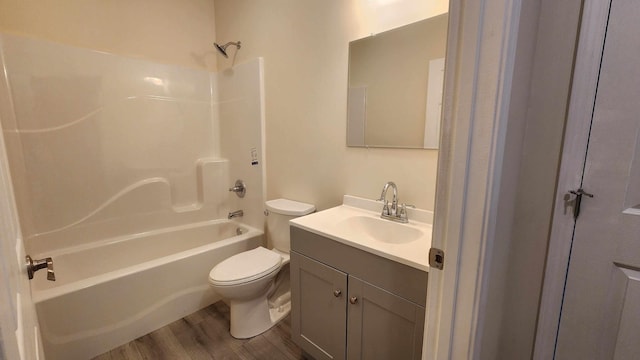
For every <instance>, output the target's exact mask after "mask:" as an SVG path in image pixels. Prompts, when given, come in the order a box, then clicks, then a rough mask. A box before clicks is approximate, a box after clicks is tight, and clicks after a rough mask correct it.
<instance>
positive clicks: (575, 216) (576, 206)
mask: <svg viewBox="0 0 640 360" xmlns="http://www.w3.org/2000/svg"><path fill="white" fill-rule="evenodd" d="M569 193H571V194H573V195H575V196H576V198H575V199H574V202H573V219H574V220H576V219H578V216H579V215H580V205H582V196H583V195H584V196H588V197H590V198H592V197H593V194H589V193H588V192H586V191H584V190H583V189H582V188H580V189H578V190H570V191H569Z"/></svg>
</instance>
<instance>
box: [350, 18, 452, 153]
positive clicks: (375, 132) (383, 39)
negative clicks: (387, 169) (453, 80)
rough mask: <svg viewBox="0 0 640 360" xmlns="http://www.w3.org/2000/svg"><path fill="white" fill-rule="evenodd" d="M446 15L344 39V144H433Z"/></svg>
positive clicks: (438, 113) (437, 125) (434, 146)
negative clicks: (346, 74) (346, 78)
mask: <svg viewBox="0 0 640 360" xmlns="http://www.w3.org/2000/svg"><path fill="white" fill-rule="evenodd" d="M447 24H448V14H442V15H438V16H434V17H431V18H428V19H425V20H422V21H418V22H415V23H413V24H409V25H406V26H403V27H400V28H397V29H393V30H389V31H386V32H383V33H381V34H377V35H372V36H369V37H366V38H363V39H359V40H355V41H352V42H350V43H349V83H348V99H347V103H348V105H347V146H355V147H385V148H412V149H416V148H417V149H437V148H438V140H439V137H440V117H441V113H442V88H443V83H444V56H445V52H446V42H447Z"/></svg>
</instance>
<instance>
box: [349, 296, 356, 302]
mask: <svg viewBox="0 0 640 360" xmlns="http://www.w3.org/2000/svg"><path fill="white" fill-rule="evenodd" d="M349 302H350V303H352V304H355V303H357V302H358V298H357V297H356V296H352V297H350V298H349Z"/></svg>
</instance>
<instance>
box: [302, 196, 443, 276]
mask: <svg viewBox="0 0 640 360" xmlns="http://www.w3.org/2000/svg"><path fill="white" fill-rule="evenodd" d="M381 211H382V203H381V202H377V201H374V200H369V199H363V198H358V197H354V196H349V195H345V196H344V201H343V204H342V205H340V206H336V207H333V208H330V209H327V210H323V211H320V212H317V213H313V214H310V215H306V216H302V217H299V218H295V219H293V220H291V221H290V224H291V226H295V227H298V228H301V229H304V230H307V231H310V232H312V233H315V234H318V235H321V236H324V237H327V238H330V239H332V240H335V241H338V242H340V243H342V244H345V245H349V246H352V247H355V248H358V249H360V250H364V251H367V252H369V253H372V254H375V255H378V256H381V257H384V258H387V259H389V260H393V261H396V262H399V263H402V264H405V265H408V266H411V267H414V268H417V269H420V270H423V271H429V248H430V247H431V232H432V225H431V219H432V218H433V213H431V212H429V211H425V210H419V209H408V211H407V212H408V214H409V222H408V223H407V224H401V223H394V222H392V221H391V220H383V219H380V220H379V221H382V222H389V224H387V223H382V224H380V225H383V226H384V227H385V228H386V229H390V231H391V234H385V235H384V236H388V237H389V240H390V241H380V240H379V239H376V237H379V236H380V234H368V233H367V231H362V230H361V229H357V228H356V227H353V226H344V224H345V221H346V219H350V218H351V219H355V218H363V217H368V218H371V219H379V218H380V213H381ZM418 220H420V221H418ZM386 229H385V230H386ZM396 230H397V231H396ZM393 233H409V234H412V235H416V237H415V239H414V240H413V241H408V242H404V239H402V238H398V239H393V237H394V236H393V235H394V234H393Z"/></svg>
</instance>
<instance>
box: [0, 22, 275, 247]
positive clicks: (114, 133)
mask: <svg viewBox="0 0 640 360" xmlns="http://www.w3.org/2000/svg"><path fill="white" fill-rule="evenodd" d="M3 45H4V46H3V49H2V50H3V55H4V59H5V66H6V69H7V75H8V79H6V83H5V85H6V86H3V88H4V91H5V94H4V95H5V96H3V97H2V98H3V100H4V102H5V103H9V104H8V105H10V106H3V107H2V111H3V120H4V119H7V120H6V121H4V122H3V126H4V136H5V138H6V139H7V147H8V149H9V150H8V152H9V161H10V164H11V167H12V170H13V169H15V171H13V174H14V184H15V186H16V192H17V194H18V209H19V212H20V216H21V219H22V220H23V221H22V222H23V224H22V227H23V231H24V234H25V237H26V238H27V239H28V240H27V247H28V250H29V251H32V252H34V253H41V252H45V251H50V250H52V249H60V248H66V247H71V246H75V245H80V244H82V243H84V242H86V241H87V236H89V234H91V235H90V236H91V237H92V239H91V240H99V239H101V238H111V237H115V236H120V235H125V234H130V233H136V232H142V231H148V230H151V229H154V228H157V227H158V225H159V224H162V225H163V226H175V225H180V224H185V223H190V222H194V221H204V220H208V219H215V218H222V217H226V214H227V213H228V211H229V210H230V209H231V207H234V210H235V207H239V206H243V207H247V209H245V210H249V208H251V207H255V208H257V209H261V208H262V202H263V185H262V179H263V177H262V172H263V163H264V161H262V155H263V149H262V141H261V135H262V123H263V121H264V120H263V115H262V111H261V106H262V99H261V92H260V91H261V85H260V84H261V79H262V74H261V69H260V66H261V61H260V60H254V61H252V62H250V63H247V64H243V65H240V66H238V67H237V68H236V69H234V70H233V71H232V72H230V73H227V74H225V76H224V81H222V82H221V84H220V85H218V84H217V81H218V76H219V75H218V74H216V73H208V72H206V71H200V70H192V69H187V68H182V67H178V66H169V65H162V64H155V63H150V62H148V61H143V60H138V59H130V58H125V57H120V56H116V55H111V54H105V53H100V52H96V51H90V50H85V49H79V48H74V47H69V46H65V45H60V44H55V43H50V42H47V41H42V40H37V39H31V38H26V37H22V36H15V35H9V34H3ZM234 86H235V90H234V88H233V87H234ZM218 87H222V88H224V89H230V90H229V92H230V93H231V96H233V98H232V99H230V98H229V97H228V96H227V97H223V98H222V99H220V100H219V99H218V97H219V92H218ZM245 89H246V90H247V91H246V92H245ZM232 90H233V91H234V92H232ZM238 94H243V95H238ZM219 109H220V110H221V111H222V112H223V115H224V119H223V120H222V124H221V123H220V122H221V120H219V119H220V116H219V112H218V111H219ZM10 110H13V112H11V111H10ZM221 130H224V131H225V132H224V134H226V137H227V138H233V139H237V140H238V141H226V142H225V140H223V139H224V136H221V135H220V134H221ZM221 142H224V149H221ZM252 149H255V153H256V156H257V157H258V159H259V160H260V161H258V164H256V165H251V163H250V162H249V161H242V160H243V159H244V158H249V157H250V154H251V153H252V151H253V150H252ZM227 155H228V156H229V157H226V156H227ZM230 163H234V164H233V165H231V164H230ZM235 178H244V180H245V182H247V187H248V188H249V191H248V192H247V194H248V195H247V197H246V198H244V199H241V200H240V199H237V200H236V199H235V197H230V196H229V194H228V193H227V190H228V188H229V187H230V186H231V185H232V184H233V181H232V180H231V179H235ZM240 202H242V205H240ZM258 213H261V210H256V211H254V212H253V214H251V215H250V216H249V217H250V218H251V221H250V222H249V223H250V225H253V226H257V227H261V224H262V222H261V221H260V220H259V219H258V217H257V216H256V215H255V214H258ZM91 240H89V241H91Z"/></svg>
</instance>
